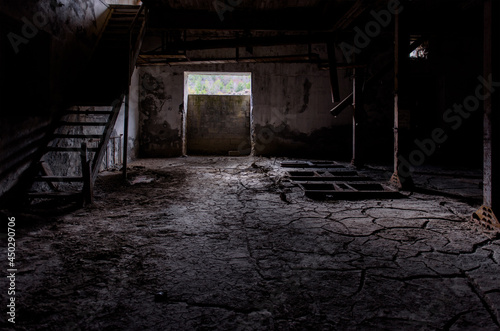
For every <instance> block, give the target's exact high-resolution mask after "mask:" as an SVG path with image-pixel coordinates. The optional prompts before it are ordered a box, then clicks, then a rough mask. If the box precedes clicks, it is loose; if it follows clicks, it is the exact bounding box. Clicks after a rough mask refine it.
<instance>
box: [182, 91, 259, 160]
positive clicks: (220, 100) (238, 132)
mask: <svg viewBox="0 0 500 331" xmlns="http://www.w3.org/2000/svg"><path fill="white" fill-rule="evenodd" d="M186 122H187V128H186V143H187V152H188V154H193V155H199V154H202V155H203V154H209V155H210V154H212V155H228V152H229V151H238V150H239V149H240V152H243V151H242V150H241V147H240V146H242V145H245V144H248V141H249V140H250V96H249V95H190V96H189V101H188V108H187V119H186Z"/></svg>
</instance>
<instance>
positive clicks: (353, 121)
mask: <svg viewBox="0 0 500 331" xmlns="http://www.w3.org/2000/svg"><path fill="white" fill-rule="evenodd" d="M352 72H353V75H352V160H351V164H352V165H355V164H356V92H357V91H356V68H354V69H353V70H352Z"/></svg>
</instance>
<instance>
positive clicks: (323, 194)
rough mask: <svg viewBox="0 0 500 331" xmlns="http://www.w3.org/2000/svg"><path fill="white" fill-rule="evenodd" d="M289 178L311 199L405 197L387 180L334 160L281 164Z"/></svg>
mask: <svg viewBox="0 0 500 331" xmlns="http://www.w3.org/2000/svg"><path fill="white" fill-rule="evenodd" d="M281 167H282V168H291V169H293V170H288V171H287V176H288V177H289V179H290V180H291V181H292V182H293V183H296V184H297V185H298V186H299V187H301V188H302V189H303V190H304V192H305V195H306V196H307V197H309V198H312V199H338V200H360V199H396V198H401V197H403V196H402V195H401V194H400V193H399V192H398V191H397V190H395V189H394V188H392V187H391V186H390V185H388V184H387V183H384V182H375V181H374V180H373V179H372V178H370V177H367V176H363V175H359V174H358V172H357V171H356V170H354V169H353V168H347V167H345V166H343V165H341V164H338V163H336V162H332V161H286V162H282V163H281Z"/></svg>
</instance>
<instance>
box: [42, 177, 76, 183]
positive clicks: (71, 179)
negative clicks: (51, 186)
mask: <svg viewBox="0 0 500 331" xmlns="http://www.w3.org/2000/svg"><path fill="white" fill-rule="evenodd" d="M35 181H36V182H66V183H70V182H83V177H76V176H39V177H35Z"/></svg>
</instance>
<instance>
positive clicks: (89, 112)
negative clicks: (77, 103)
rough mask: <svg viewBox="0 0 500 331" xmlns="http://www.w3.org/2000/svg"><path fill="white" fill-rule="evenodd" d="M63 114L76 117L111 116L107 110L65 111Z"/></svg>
mask: <svg viewBox="0 0 500 331" xmlns="http://www.w3.org/2000/svg"><path fill="white" fill-rule="evenodd" d="M64 113H65V114H68V115H69V114H77V115H111V114H113V112H112V111H108V110H67V111H65V112H64Z"/></svg>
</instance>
